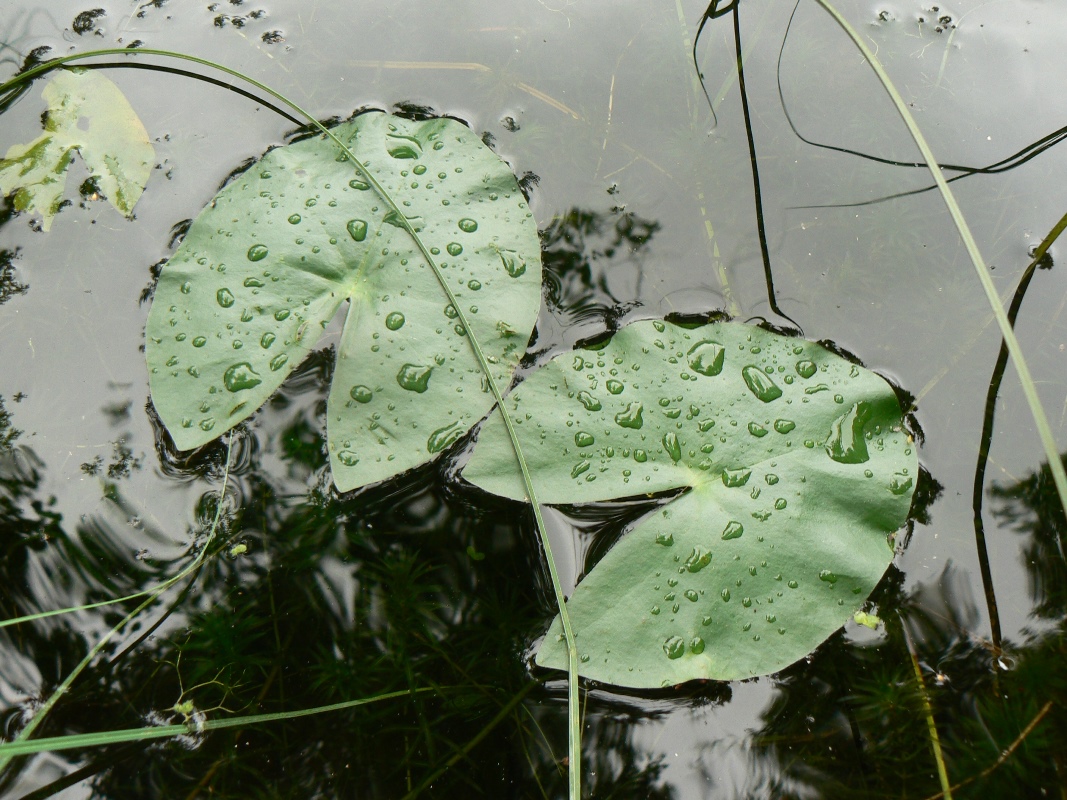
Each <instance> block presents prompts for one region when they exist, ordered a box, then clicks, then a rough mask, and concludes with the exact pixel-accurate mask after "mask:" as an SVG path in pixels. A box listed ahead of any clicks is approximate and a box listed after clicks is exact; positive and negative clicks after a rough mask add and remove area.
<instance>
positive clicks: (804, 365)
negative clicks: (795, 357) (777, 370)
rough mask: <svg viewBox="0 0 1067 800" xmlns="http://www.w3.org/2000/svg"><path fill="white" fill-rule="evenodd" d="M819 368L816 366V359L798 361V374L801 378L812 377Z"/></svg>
mask: <svg viewBox="0 0 1067 800" xmlns="http://www.w3.org/2000/svg"><path fill="white" fill-rule="evenodd" d="M818 370H819V368H818V367H816V366H815V362H814V361H798V362H797V375H799V376H800V377H801V378H810V377H811V376H812V375H814V374H815V373H816V372H818Z"/></svg>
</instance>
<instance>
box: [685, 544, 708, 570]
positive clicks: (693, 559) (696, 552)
mask: <svg viewBox="0 0 1067 800" xmlns="http://www.w3.org/2000/svg"><path fill="white" fill-rule="evenodd" d="M710 563H711V553H709V552H708V551H707V550H705V549H704V548H703V547H694V548H693V551H692V552H691V553H690V554H689V557H688V558H687V559H686V560H685V568H686V569H687V570H689V571H690V572H700V570H702V569H704V567H706V566H707V565H708V564H710Z"/></svg>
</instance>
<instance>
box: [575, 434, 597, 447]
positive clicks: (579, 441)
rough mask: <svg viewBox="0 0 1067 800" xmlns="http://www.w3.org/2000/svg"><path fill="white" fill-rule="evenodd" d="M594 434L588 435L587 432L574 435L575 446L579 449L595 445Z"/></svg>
mask: <svg viewBox="0 0 1067 800" xmlns="http://www.w3.org/2000/svg"><path fill="white" fill-rule="evenodd" d="M593 441H594V439H593V434H591V433H586V432H585V431H578V433H576V434H574V444H575V445H576V446H578V447H589V446H590V445H592V444H593Z"/></svg>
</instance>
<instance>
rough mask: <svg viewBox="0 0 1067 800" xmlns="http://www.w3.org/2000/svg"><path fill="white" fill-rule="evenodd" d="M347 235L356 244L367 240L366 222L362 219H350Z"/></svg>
mask: <svg viewBox="0 0 1067 800" xmlns="http://www.w3.org/2000/svg"><path fill="white" fill-rule="evenodd" d="M345 227H347V228H348V235H349V236H351V237H352V239H353V240H355V241H357V242H362V241H363V240H364V239H366V238H367V222H366V220H362V219H350V220H349V221H348V225H347V226H345Z"/></svg>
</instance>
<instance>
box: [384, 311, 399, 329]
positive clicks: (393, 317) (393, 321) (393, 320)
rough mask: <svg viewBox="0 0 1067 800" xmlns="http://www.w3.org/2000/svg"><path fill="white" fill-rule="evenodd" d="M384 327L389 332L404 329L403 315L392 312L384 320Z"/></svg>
mask: <svg viewBox="0 0 1067 800" xmlns="http://www.w3.org/2000/svg"><path fill="white" fill-rule="evenodd" d="M385 327H387V328H388V329H389V330H391V331H398V330H400V329H401V328H403V327H404V315H403V314H401V313H400V312H399V311H394V312H392V313H391V314H389V315H388V316H387V317H386V318H385Z"/></svg>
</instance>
